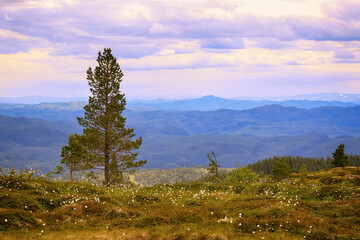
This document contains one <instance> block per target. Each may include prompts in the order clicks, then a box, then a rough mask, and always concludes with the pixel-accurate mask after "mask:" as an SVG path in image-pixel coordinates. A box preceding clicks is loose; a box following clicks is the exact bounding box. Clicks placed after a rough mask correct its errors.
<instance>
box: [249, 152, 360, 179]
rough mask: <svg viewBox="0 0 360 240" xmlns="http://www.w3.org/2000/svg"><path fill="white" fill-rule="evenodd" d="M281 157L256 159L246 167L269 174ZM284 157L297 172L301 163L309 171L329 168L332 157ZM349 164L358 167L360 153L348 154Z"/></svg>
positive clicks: (262, 174)
mask: <svg viewBox="0 0 360 240" xmlns="http://www.w3.org/2000/svg"><path fill="white" fill-rule="evenodd" d="M280 158H281V157H277V156H274V157H270V158H266V159H263V160H261V161H258V162H256V163H253V164H249V165H248V168H250V169H251V170H253V171H254V172H256V173H258V174H259V175H260V176H265V175H271V173H272V168H273V165H274V163H275V161H277V160H279V159H280ZM286 159H287V160H288V162H289V165H290V167H291V168H292V169H293V171H294V172H297V173H298V172H299V171H300V168H301V166H302V165H303V164H305V166H306V168H307V170H308V171H309V172H315V171H319V170H322V169H325V168H331V167H332V164H331V161H332V160H333V158H331V157H327V158H326V159H325V158H312V157H303V156H286ZM348 160H349V166H353V167H359V166H360V155H358V154H350V155H348Z"/></svg>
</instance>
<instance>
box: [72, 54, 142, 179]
mask: <svg viewBox="0 0 360 240" xmlns="http://www.w3.org/2000/svg"><path fill="white" fill-rule="evenodd" d="M97 62H98V66H96V67H95V69H94V71H93V70H92V69H91V67H89V69H88V70H87V80H88V84H89V86H90V91H91V93H92V96H90V97H89V102H88V104H87V105H86V106H85V107H84V110H85V116H84V117H81V118H78V122H79V124H80V125H81V126H83V127H84V130H83V135H84V137H85V139H86V143H87V144H86V145H87V147H88V150H89V154H90V156H92V161H91V164H92V168H95V169H102V170H103V171H104V176H105V181H104V184H105V185H109V184H113V183H116V182H117V181H121V180H122V174H123V172H124V171H126V170H135V169H137V168H139V167H141V166H143V165H144V164H145V163H146V160H139V161H136V158H137V155H138V153H136V152H134V151H135V150H137V149H139V147H140V146H141V143H142V138H141V137H139V138H137V139H135V140H134V141H133V140H132V138H133V137H135V133H134V129H133V128H126V127H125V121H126V118H125V117H124V116H122V113H123V111H124V110H125V105H126V99H125V94H123V93H121V91H120V83H121V82H122V77H123V72H122V70H121V69H120V65H119V64H118V63H117V61H116V58H115V57H114V56H113V55H112V53H111V49H110V48H105V49H104V52H103V53H101V52H99V55H98V58H97Z"/></svg>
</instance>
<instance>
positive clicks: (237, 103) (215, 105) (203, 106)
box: [128, 95, 357, 111]
mask: <svg viewBox="0 0 360 240" xmlns="http://www.w3.org/2000/svg"><path fill="white" fill-rule="evenodd" d="M271 104H278V105H281V106H285V107H297V108H306V109H310V108H315V107H324V106H338V107H350V106H357V104H356V103H352V102H341V101H321V100H316V101H309V100H286V101H269V100H259V101H250V100H235V99H225V98H219V97H215V96H211V95H210V96H204V97H201V98H194V99H188V100H176V101H165V100H163V101H161V100H159V99H158V100H154V101H129V103H128V107H129V108H139V109H141V110H148V109H150V110H173V111H192V110H194V111H212V110H218V109H232V110H246V109H252V108H255V107H261V106H265V105H271Z"/></svg>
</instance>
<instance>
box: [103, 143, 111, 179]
mask: <svg viewBox="0 0 360 240" xmlns="http://www.w3.org/2000/svg"><path fill="white" fill-rule="evenodd" d="M104 174H105V182H104V183H105V186H109V185H110V158H109V153H108V151H107V150H105V168H104Z"/></svg>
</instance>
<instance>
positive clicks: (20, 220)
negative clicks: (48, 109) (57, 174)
mask: <svg viewBox="0 0 360 240" xmlns="http://www.w3.org/2000/svg"><path fill="white" fill-rule="evenodd" d="M359 186H360V168H355V167H347V168H335V169H326V170H323V171H318V172H312V173H309V174H308V175H307V176H306V177H305V178H299V176H298V175H296V174H294V175H293V176H292V177H291V178H290V179H288V180H284V181H281V182H274V181H272V180H270V179H269V178H264V179H260V181H258V182H255V183H249V184H240V183H239V184H234V183H228V182H221V183H209V182H201V181H198V182H192V183H178V184H167V185H165V184H160V185H155V186H153V187H136V186H128V187H127V188H124V187H111V188H105V187H97V186H94V185H91V184H87V183H82V182H76V183H70V182H53V181H49V180H45V179H42V178H38V177H30V176H29V175H28V174H26V173H23V174H22V175H21V176H15V175H12V176H0V205H1V206H0V207H1V210H0V229H1V233H0V238H1V239H19V238H21V239H34V238H37V239H239V238H241V239H303V238H307V239H359V238H360V231H359V225H358V223H359V221H360V217H359V216H360V209H359V204H360V190H359Z"/></svg>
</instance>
